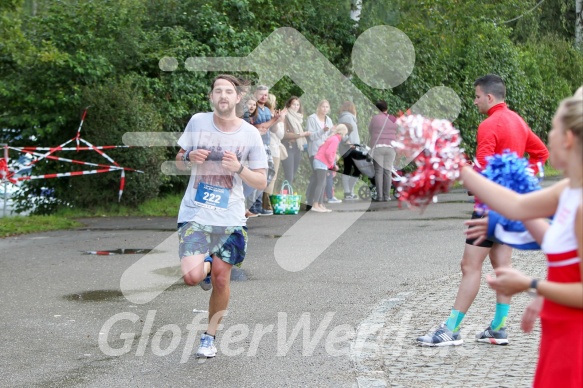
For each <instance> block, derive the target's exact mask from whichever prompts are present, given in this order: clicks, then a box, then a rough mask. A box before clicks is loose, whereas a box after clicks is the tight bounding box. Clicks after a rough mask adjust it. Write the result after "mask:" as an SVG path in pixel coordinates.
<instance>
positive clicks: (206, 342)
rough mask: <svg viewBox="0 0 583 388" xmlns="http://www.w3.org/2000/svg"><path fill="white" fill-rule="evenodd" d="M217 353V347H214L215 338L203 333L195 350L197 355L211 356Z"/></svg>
mask: <svg viewBox="0 0 583 388" xmlns="http://www.w3.org/2000/svg"><path fill="white" fill-rule="evenodd" d="M216 355H217V348H216V347H215V339H214V337H213V336H212V335H208V334H206V333H203V334H202V335H201V336H200V346H199V347H198V350H197V351H196V356H197V357H206V358H211V357H214V356H216Z"/></svg>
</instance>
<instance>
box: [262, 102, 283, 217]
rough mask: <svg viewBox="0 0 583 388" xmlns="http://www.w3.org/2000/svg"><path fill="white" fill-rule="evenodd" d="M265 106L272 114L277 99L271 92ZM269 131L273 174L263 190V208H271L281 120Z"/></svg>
mask: <svg viewBox="0 0 583 388" xmlns="http://www.w3.org/2000/svg"><path fill="white" fill-rule="evenodd" d="M265 106H267V107H268V108H269V110H270V111H271V115H272V116H274V115H275V113H276V112H275V111H276V108H277V99H276V97H275V95H273V94H271V93H269V94H268V96H267V102H266V103H265ZM270 131H271V136H270V137H269V150H270V151H271V157H272V158H273V166H274V170H275V173H274V175H273V179H272V180H271V182H270V183H269V185H267V187H266V188H265V191H264V192H263V208H264V209H266V210H273V209H272V207H271V201H270V199H269V196H270V195H271V194H273V187H274V185H275V181H276V180H277V173H278V171H279V164H280V163H279V162H280V161H281V151H280V148H279V147H280V146H281V139H283V134H284V125H283V121H277V122H276V123H275V124H274V125H273V127H271V128H270Z"/></svg>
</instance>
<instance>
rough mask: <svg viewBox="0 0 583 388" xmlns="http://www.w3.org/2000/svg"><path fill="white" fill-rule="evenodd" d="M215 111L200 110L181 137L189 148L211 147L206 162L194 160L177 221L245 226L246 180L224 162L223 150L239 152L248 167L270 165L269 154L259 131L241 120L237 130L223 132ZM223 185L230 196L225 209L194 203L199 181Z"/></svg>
mask: <svg viewBox="0 0 583 388" xmlns="http://www.w3.org/2000/svg"><path fill="white" fill-rule="evenodd" d="M213 115H214V113H213V112H208V113H197V114H195V115H194V116H192V118H191V119H190V121H189V122H188V125H187V126H186V129H185V130H184V133H183V134H182V136H181V137H180V139H179V140H178V144H179V145H180V147H182V148H183V149H185V150H187V151H192V150H195V149H200V148H202V149H205V150H210V151H211V153H210V154H209V156H208V158H207V160H206V161H205V162H204V163H203V164H195V163H193V167H192V172H191V175H190V180H189V182H188V187H187V188H186V192H185V193H184V198H182V203H181V204H180V210H179V212H178V223H181V222H190V221H194V222H196V223H198V224H201V225H212V226H243V225H245V221H246V219H245V197H244V195H243V184H242V180H241V177H240V176H239V175H238V174H235V173H232V172H230V171H228V170H227V169H225V168H223V167H222V166H221V160H222V158H223V154H224V151H230V152H233V153H235V154H236V155H237V159H239V161H240V162H242V163H243V164H244V165H246V166H247V167H248V168H249V169H251V170H254V169H261V168H265V169H266V168H267V155H266V153H265V149H264V147H263V141H262V140H261V136H260V135H259V131H257V129H256V128H255V127H254V126H252V125H251V124H249V123H247V122H245V121H244V120H241V126H240V127H239V129H237V130H236V131H235V132H223V131H221V130H220V129H219V128H217V126H216V125H215V123H214V121H213ZM201 182H202V183H204V184H207V185H212V186H215V187H219V188H223V189H224V192H228V194H229V199H228V205H226V206H227V207H226V209H225V210H223V209H212V208H208V207H203V206H200V203H199V204H197V203H195V198H196V194H197V189H198V187H199V184H200V183H201Z"/></svg>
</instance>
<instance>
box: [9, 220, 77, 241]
mask: <svg viewBox="0 0 583 388" xmlns="http://www.w3.org/2000/svg"><path fill="white" fill-rule="evenodd" d="M79 226H81V224H80V223H79V222H77V221H75V220H72V219H68V218H65V217H60V216H16V217H3V218H0V237H8V236H14V235H17V234H26V233H38V232H47V231H50V230H60V229H72V228H76V227H79Z"/></svg>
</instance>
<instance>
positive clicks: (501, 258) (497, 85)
mask: <svg viewBox="0 0 583 388" xmlns="http://www.w3.org/2000/svg"><path fill="white" fill-rule="evenodd" d="M474 87H475V89H476V99H475V100H474V105H476V107H477V108H478V111H479V112H480V113H482V114H485V115H487V116H488V117H487V118H486V119H485V120H484V121H482V123H481V124H480V125H479V126H478V133H477V143H478V144H477V149H476V160H477V162H478V164H479V166H478V167H479V168H480V169H483V168H485V167H486V164H487V162H486V157H488V156H491V155H495V154H501V153H502V152H503V151H504V150H507V149H509V150H510V151H513V152H516V154H517V155H519V156H522V155H524V154H525V153H528V155H529V161H530V164H531V166H533V167H534V168H535V169H536V166H537V164H538V163H542V164H544V163H545V161H546V160H547V158H548V157H549V152H548V150H547V148H546V147H545V145H544V143H543V142H542V141H541V140H540V139H539V138H538V137H537V136H536V135H535V134H534V133H533V132H532V131H531V129H530V128H529V127H528V124H526V122H525V121H524V120H523V119H522V117H520V116H519V115H518V114H517V113H516V112H514V111H512V110H510V109H508V106H507V105H506V103H505V102H504V99H505V98H506V86H505V84H504V81H503V80H502V78H500V77H499V76H497V75H494V74H488V75H486V76H484V77H481V78H478V79H477V80H476V82H474ZM484 215H485V214H484V213H483V212H482V211H481V204H480V201H479V200H478V198H476V201H475V205H474V212H473V213H472V219H476V218H481V217H483V216H484ZM474 241H475V240H472V239H467V240H466V245H465V248H464V254H463V257H462V261H461V269H462V281H461V284H460V285H459V288H458V293H457V297H456V299H455V302H454V304H453V309H452V310H451V313H450V316H449V318H447V320H446V321H445V323H443V324H442V325H441V326H440V327H439V328H438V329H437V330H436V331H434V332H430V333H428V334H426V335H424V336H421V337H418V338H417V342H418V343H419V344H420V345H423V346H448V345H461V344H462V343H463V340H462V337H461V335H460V325H461V322H462V320H463V318H464V317H465V315H466V314H467V312H468V309H469V308H470V306H471V305H472V303H473V301H474V299H475V298H476V295H478V291H479V290H480V279H481V277H482V265H483V263H484V260H485V259H486V257H487V256H490V262H491V263H492V267H494V269H497V268H501V267H510V265H511V257H512V248H511V247H509V246H507V245H501V244H497V243H494V242H492V241H490V240H485V241H483V242H482V243H480V244H478V245H474ZM509 309H510V296H506V295H503V294H501V293H496V312H495V315H494V319H493V320H492V322H491V323H490V325H489V326H488V327H487V328H486V329H485V330H483V331H481V332H479V333H477V334H476V341H479V342H486V343H491V344H496V345H507V344H508V333H507V332H506V318H507V316H508V311H509Z"/></svg>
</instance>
